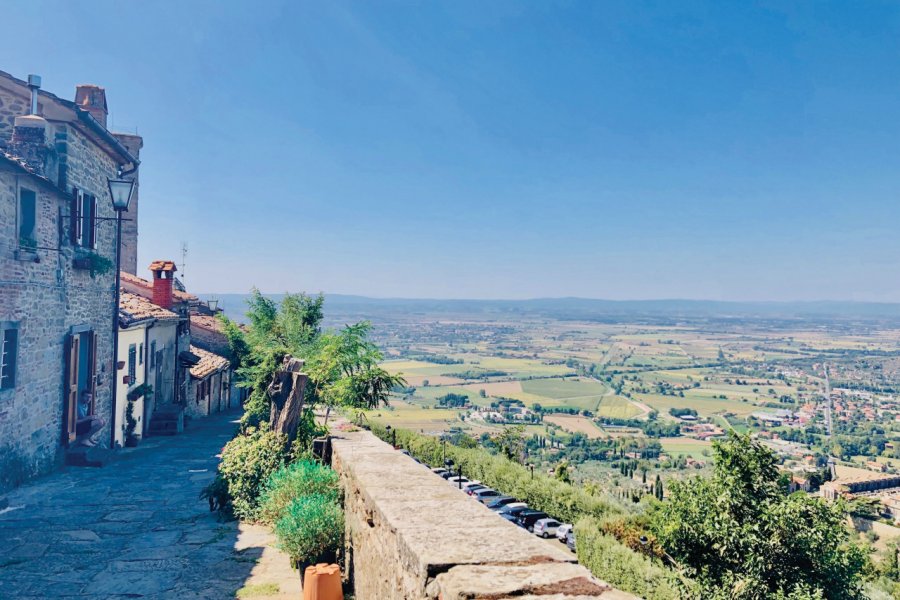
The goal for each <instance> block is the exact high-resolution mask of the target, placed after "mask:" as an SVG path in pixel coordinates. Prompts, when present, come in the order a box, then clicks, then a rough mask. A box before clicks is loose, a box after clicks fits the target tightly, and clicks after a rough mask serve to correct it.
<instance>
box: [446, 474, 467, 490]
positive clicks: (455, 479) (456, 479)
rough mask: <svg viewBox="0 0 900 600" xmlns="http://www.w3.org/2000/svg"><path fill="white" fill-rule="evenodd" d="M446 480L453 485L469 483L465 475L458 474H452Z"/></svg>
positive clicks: (460, 485)
mask: <svg viewBox="0 0 900 600" xmlns="http://www.w3.org/2000/svg"><path fill="white" fill-rule="evenodd" d="M447 481H448V482H450V485H452V486H454V487H462V486H464V485H466V484H467V483H469V480H468V479H466V478H465V477H459V476H458V475H454V476H453V477H448V478H447Z"/></svg>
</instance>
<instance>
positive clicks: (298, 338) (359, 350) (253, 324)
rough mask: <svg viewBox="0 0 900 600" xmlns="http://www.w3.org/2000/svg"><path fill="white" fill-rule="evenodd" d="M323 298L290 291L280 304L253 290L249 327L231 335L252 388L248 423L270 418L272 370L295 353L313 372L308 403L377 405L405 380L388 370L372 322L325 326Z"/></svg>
mask: <svg viewBox="0 0 900 600" xmlns="http://www.w3.org/2000/svg"><path fill="white" fill-rule="evenodd" d="M324 302H325V299H324V297H323V296H322V295H321V294H319V295H318V296H309V295H307V294H302V293H301V294H286V295H285V296H284V298H282V300H281V302H280V303H276V302H275V301H274V300H272V299H271V298H267V297H265V296H263V295H262V294H261V293H260V292H259V290H257V289H254V290H253V291H252V294H251V297H250V299H249V300H248V302H247V305H248V307H247V308H248V310H247V318H248V320H249V327H248V328H247V330H246V331H241V330H240V329H239V328H237V327H234V328H232V329H231V330H227V331H230V332H231V333H232V334H233V337H234V341H231V340H232V335H229V340H230V342H231V347H232V351H233V352H235V353H236V354H238V353H240V355H241V357H242V358H241V368H240V369H239V371H238V373H239V375H240V376H241V378H242V380H243V385H244V386H245V387H248V388H250V389H251V393H250V398H249V400H248V401H247V403H246V407H245V408H246V410H245V414H244V418H243V423H244V426H245V427H250V426H258V425H259V423H261V422H263V421H265V420H266V419H268V416H269V405H270V400H269V397H268V394H267V391H266V390H267V387H268V385H269V382H270V381H271V380H272V375H273V374H274V373H275V372H276V370H277V369H278V368H279V365H281V364H282V359H283V358H284V356H286V355H288V354H290V355H291V356H293V357H295V358H300V359H302V360H304V361H306V366H305V370H306V372H307V374H308V375H309V383H308V384H307V386H306V398H305V400H306V406H307V407H312V406H314V405H315V404H324V405H326V406H328V407H329V408H330V407H334V406H352V407H357V408H374V407H377V406H379V405H382V404H387V402H388V398H389V395H390V393H391V391H392V390H393V389H395V388H397V387H402V386H405V385H406V381H405V380H404V379H403V377H402V376H400V375H395V374H391V373H388V372H387V371H386V370H384V369H383V368H382V367H381V366H380V365H379V363H380V362H381V361H382V359H383V358H384V357H383V355H382V353H381V351H380V350H379V349H378V347H377V346H376V345H375V344H374V343H373V342H372V341H371V340H370V339H369V334H370V332H371V324H370V323H369V322H367V321H362V322H359V323H355V324H353V325H347V326H345V327H344V328H343V329H341V330H339V331H336V332H335V331H323V330H322V319H323V316H324Z"/></svg>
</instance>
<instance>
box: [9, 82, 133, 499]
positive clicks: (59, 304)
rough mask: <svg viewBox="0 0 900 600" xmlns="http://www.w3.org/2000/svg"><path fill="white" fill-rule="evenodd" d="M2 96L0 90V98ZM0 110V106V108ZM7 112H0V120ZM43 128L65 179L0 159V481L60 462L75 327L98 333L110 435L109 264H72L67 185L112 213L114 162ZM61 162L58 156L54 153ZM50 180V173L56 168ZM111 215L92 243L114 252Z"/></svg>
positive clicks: (71, 131) (65, 131)
mask: <svg viewBox="0 0 900 600" xmlns="http://www.w3.org/2000/svg"><path fill="white" fill-rule="evenodd" d="M0 100H2V99H0ZM0 120H2V116H0ZM4 122H5V121H4ZM48 138H49V139H51V140H56V149H57V151H59V152H60V153H61V154H65V155H66V156H67V158H68V160H67V161H66V162H67V164H68V169H67V174H66V178H67V181H68V186H70V187H67V188H66V189H59V188H57V187H56V186H54V185H52V184H48V183H46V182H43V181H41V180H39V179H38V178H36V177H34V176H32V175H29V174H26V173H23V172H20V171H19V170H17V169H16V168H14V167H12V166H9V165H7V164H6V163H2V164H0V321H8V322H13V323H16V324H17V325H18V328H19V340H18V361H17V363H18V364H17V369H16V372H17V380H16V386H15V388H14V389H12V390H4V391H3V392H0V488H3V487H8V486H9V485H15V484H18V483H20V482H21V481H23V480H25V479H27V478H29V477H31V476H34V475H36V474H40V473H45V472H47V471H49V470H51V469H52V468H54V467H55V466H56V465H57V464H59V462H60V460H61V457H62V452H63V450H64V448H65V445H64V444H65V438H64V435H63V425H64V421H63V412H64V381H63V379H64V372H65V360H64V356H63V355H64V349H65V343H66V338H67V336H68V335H69V334H70V333H71V332H72V331H73V330H74V329H84V330H91V331H93V332H94V333H95V334H96V340H97V355H96V370H95V372H94V373H93V376H94V377H95V378H96V394H95V397H94V403H95V414H96V415H98V416H100V417H101V418H103V419H104V420H105V421H106V427H105V428H104V429H103V430H102V432H101V434H100V436H99V438H100V443H101V445H103V446H108V445H109V442H110V428H111V421H112V418H111V417H112V393H111V390H112V383H113V381H114V372H113V368H114V365H113V361H112V319H113V304H114V287H115V273H114V272H113V271H112V270H110V272H108V273H105V274H96V275H95V276H93V277H92V276H91V274H90V272H88V271H86V270H81V269H75V268H74V267H73V258H74V253H75V249H74V248H73V247H72V245H71V244H70V242H69V235H68V228H69V219H68V217H67V215H69V213H70V210H71V193H70V192H71V186H77V187H79V188H80V189H82V190H84V191H85V192H86V193H89V194H94V195H95V196H96V197H97V199H98V202H97V214H98V216H99V217H113V216H114V212H113V210H112V206H111V203H110V202H109V192H108V191H107V184H106V178H107V177H112V176H114V175H115V170H116V164H115V161H113V160H112V158H110V157H109V156H108V155H107V154H106V153H105V152H103V151H101V150H100V149H99V148H98V147H97V146H95V145H94V144H92V143H91V142H90V141H89V140H87V139H86V138H85V137H84V136H83V135H82V134H81V133H80V132H78V131H77V130H76V129H75V128H73V127H71V126H68V125H66V124H62V123H57V124H50V126H49V131H48ZM61 162H62V161H61ZM54 183H55V178H54ZM22 187H24V188H27V189H30V190H32V191H35V192H37V206H38V210H37V225H36V227H37V245H38V249H37V250H36V251H34V252H26V251H23V250H21V249H19V248H18V245H19V240H18V221H19V215H18V210H19V202H18V197H19V188H22ZM115 239H116V231H115V223H114V221H100V222H99V223H98V225H97V240H96V246H97V247H96V252H97V253H98V254H100V255H102V256H104V257H106V258H108V259H110V260H114V259H115Z"/></svg>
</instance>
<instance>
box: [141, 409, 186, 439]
mask: <svg viewBox="0 0 900 600" xmlns="http://www.w3.org/2000/svg"><path fill="white" fill-rule="evenodd" d="M183 431H184V409H183V408H182V407H180V406H161V407H158V408H157V409H156V411H155V412H154V413H153V418H152V419H150V429H149V431H148V433H149V434H150V435H178V434H179V433H181V432H183Z"/></svg>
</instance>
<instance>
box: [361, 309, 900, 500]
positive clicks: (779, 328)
mask: <svg viewBox="0 0 900 600" xmlns="http://www.w3.org/2000/svg"><path fill="white" fill-rule="evenodd" d="M372 320H373V323H375V324H376V325H375V330H374V332H373V333H374V335H375V336H376V338H377V341H378V343H379V344H380V345H382V347H383V348H384V350H385V356H388V357H390V358H389V359H388V360H385V361H384V363H383V365H384V367H385V369H387V370H388V371H390V372H391V373H402V374H403V375H404V377H405V378H406V381H407V387H406V388H405V389H403V390H398V391H397V392H396V394H395V398H394V401H393V402H392V404H393V407H392V408H390V409H379V410H378V411H371V413H376V412H377V413H378V416H377V417H373V418H378V419H382V420H384V421H385V422H389V423H393V424H395V425H397V426H400V427H409V428H413V429H416V430H419V431H425V432H439V431H451V430H452V431H457V432H459V431H462V432H464V433H467V434H469V435H472V436H474V437H476V438H477V437H478V436H481V435H482V434H485V433H487V434H489V435H491V436H493V435H495V434H497V433H499V432H502V431H503V429H504V428H505V427H509V426H512V425H522V426H524V431H525V435H526V437H528V438H530V439H531V442H532V444H533V446H532V454H531V455H530V456H531V458H530V460H531V459H535V457H542V458H540V460H543V461H545V464H544V465H543V466H544V467H547V468H549V467H551V466H552V464H553V462H554V461H555V460H558V458H557V456H568V454H567V448H566V445H567V444H569V443H570V441H571V439H573V438H571V436H572V435H574V434H583V436H580V437H578V438H574V439H577V440H583V439H584V437H586V438H587V439H589V440H590V441H591V443H596V444H597V445H598V446H602V445H603V444H614V445H618V446H619V447H643V446H645V445H646V444H648V443H656V444H661V451H662V452H663V453H664V454H667V455H669V456H671V457H673V458H679V457H688V456H690V457H693V458H694V459H697V460H705V458H704V453H706V454H709V450H710V443H709V442H708V441H703V440H701V439H697V438H701V437H702V438H707V437H709V436H713V437H715V436H719V435H724V433H725V432H727V431H729V430H735V431H737V432H740V433H751V434H753V435H766V436H770V437H779V438H784V439H798V436H800V439H801V441H802V442H803V443H806V444H809V447H808V448H807V450H808V452H809V453H810V454H818V455H822V454H825V453H827V452H828V450H829V447H827V446H826V445H825V442H827V440H826V439H825V436H822V435H821V431H822V428H823V425H824V421H823V419H824V417H823V415H824V408H823V406H824V403H823V402H822V400H823V396H824V389H825V381H824V371H823V367H822V365H823V364H825V363H827V364H828V369H829V373H830V375H831V384H832V387H833V389H836V390H840V392H839V393H840V394H843V395H844V398H843V399H844V401H843V402H840V403H839V404H838V408H837V410H839V411H840V410H843V411H844V413H843V415H842V416H843V418H841V416H838V415H836V424H837V425H836V426H837V427H838V428H839V431H838V433H839V434H841V435H844V436H845V437H844V439H842V446H848V444H850V445H849V446H848V448H849V449H852V450H853V451H852V452H847V453H846V454H847V456H844V457H842V458H843V460H842V462H844V463H848V464H856V465H858V466H865V464H866V462H868V461H869V460H871V459H872V458H873V456H865V453H866V452H865V451H866V450H867V449H869V448H872V447H874V446H873V445H872V443H871V441H870V437H871V435H872V432H871V431H870V430H869V429H866V428H865V427H860V428H857V429H858V430H854V429H853V426H852V424H853V423H857V422H861V421H862V422H865V421H866V420H867V419H868V420H870V421H876V422H877V421H879V420H880V422H878V426H879V427H880V428H881V429H883V430H884V431H885V433H883V434H881V433H879V434H878V435H882V436H883V437H886V438H887V439H888V440H889V441H892V442H893V443H894V444H893V447H895V448H900V323H897V324H895V325H892V326H888V325H886V324H883V323H879V324H878V325H877V326H874V325H865V324H859V323H857V322H853V321H845V322H835V321H831V320H827V319H824V320H819V321H804V320H803V319H792V320H779V319H777V318H772V319H754V318H746V319H739V318H733V317H728V318H723V319H719V320H717V319H708V318H696V319H692V318H684V319H681V318H679V319H666V318H654V317H648V316H641V317H636V318H635V319H634V320H633V321H629V320H628V319H626V318H624V317H611V318H608V319H604V320H602V321H590V320H579V319H577V318H571V317H570V316H567V317H565V318H561V319H554V318H550V317H541V318H529V317H527V316H521V315H511V316H510V315H506V318H503V314H502V313H499V312H498V313H496V314H494V313H488V314H482V315H481V316H472V315H454V316H453V317H452V318H447V317H446V316H437V315H434V316H432V315H429V314H427V313H417V314H406V313H402V314H401V313H397V314H394V315H391V316H389V317H384V316H383V315H382V316H381V317H379V318H378V319H377V320H376V319H375V318H373V319H372ZM867 390H885V391H884V392H879V391H876V392H874V393H873V394H874V396H873V399H863V398H866V396H864V395H863V396H860V395H859V394H865V393H869V392H867ZM878 394H884V395H881V396H879V395H878ZM875 397H877V401H876V400H875V399H874V398H875ZM892 398H896V399H892ZM442 402H443V404H444V406H442ZM448 404H450V405H452V407H450V406H447V405H448ZM538 405H539V406H538ZM535 408H539V409H540V410H538V411H535ZM688 410H689V411H695V413H696V415H693V414H690V413H689V415H688V418H687V419H684V418H681V417H682V416H683V415H684V411H688ZM801 410H804V411H805V413H804V414H805V416H804V417H803V419H804V420H803V421H800V422H798V423H794V424H793V425H790V426H783V425H780V424H771V423H767V422H766V421H765V419H767V418H769V417H770V416H771V415H772V414H773V413H777V412H785V413H788V414H792V413H795V414H796V413H798V412H799V411H801ZM673 411H674V414H673ZM895 417H896V418H897V421H896V422H897V423H898V425H896V426H895V425H894V423H895ZM696 425H699V426H701V427H706V428H711V432H710V431H709V430H706V431H703V430H699V431H694V429H695V426H696ZM873 425H874V423H873ZM804 427H805V428H806V430H804V429H803V428H804ZM810 432H812V433H810ZM816 432H818V433H816ZM810 435H812V436H813V437H812V438H810V437H809V436H810ZM847 436H850V437H847ZM547 438H552V443H553V446H552V447H549V448H548V447H547V446H546V444H547ZM851 438H852V439H851ZM853 440H858V443H852V442H853ZM843 442H846V443H843ZM578 443H580V442H578ZM880 447H881V448H884V445H883V442H882V446H880ZM535 453H536V454H535ZM602 454H603V453H602V452H600V451H591V452H588V451H587V450H584V451H581V453H580V454H579V453H575V454H573V456H581V457H582V458H581V459H575V460H576V462H578V460H580V461H581V462H585V463H590V464H591V465H593V466H591V467H590V468H586V469H582V467H581V466H579V465H577V464H574V465H573V468H575V469H576V472H577V473H578V474H579V475H578V476H579V477H584V476H588V475H585V473H587V472H590V473H602V474H603V479H604V481H607V482H612V481H620V482H621V474H620V473H619V471H618V468H617V467H616V468H613V469H612V470H610V465H609V464H608V463H609V462H611V459H610V458H609V457H607V458H606V459H605V460H597V459H596V457H598V456H602ZM881 454H884V456H881V458H879V459H878V460H879V461H880V462H883V463H884V464H885V466H886V468H887V470H888V471H890V472H900V450H898V451H896V452H893V453H892V452H887V451H885V452H883V453H882V452H879V454H878V455H879V456H880V455H881ZM887 454H891V456H890V457H887ZM680 462H681V463H682V466H681V467H677V470H676V471H673V472H671V473H666V474H664V477H668V476H671V477H679V476H681V475H683V474H684V473H683V472H682V471H681V469H683V468H684V467H683V461H680ZM653 464H656V463H653ZM654 468H661V469H664V470H665V469H667V468H670V467H665V466H660V465H659V464H656V466H655V467H654ZM672 468H674V467H672ZM693 470H694V467H693V466H691V467H690V469H689V471H690V472H693ZM622 485H624V483H622Z"/></svg>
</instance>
